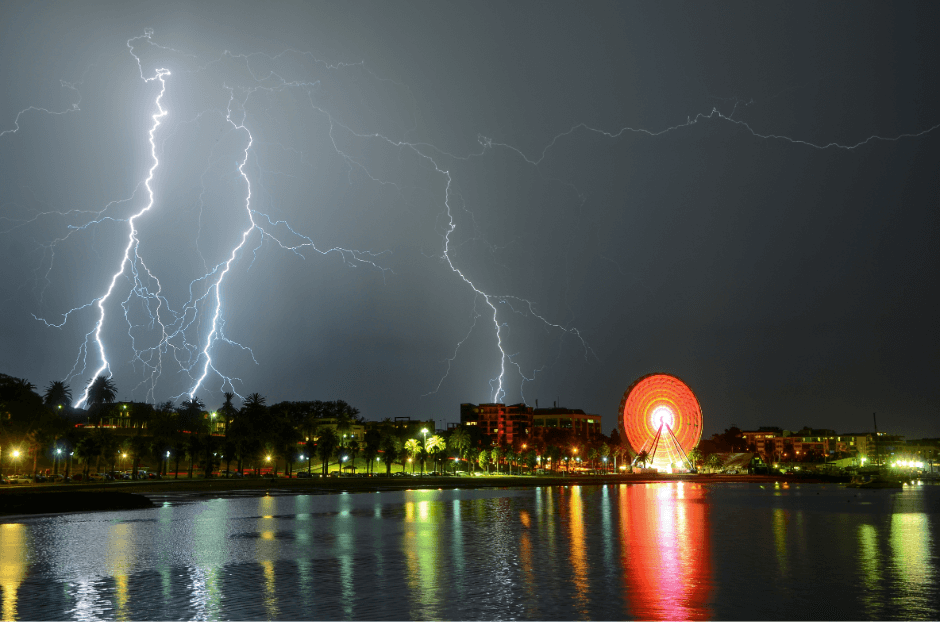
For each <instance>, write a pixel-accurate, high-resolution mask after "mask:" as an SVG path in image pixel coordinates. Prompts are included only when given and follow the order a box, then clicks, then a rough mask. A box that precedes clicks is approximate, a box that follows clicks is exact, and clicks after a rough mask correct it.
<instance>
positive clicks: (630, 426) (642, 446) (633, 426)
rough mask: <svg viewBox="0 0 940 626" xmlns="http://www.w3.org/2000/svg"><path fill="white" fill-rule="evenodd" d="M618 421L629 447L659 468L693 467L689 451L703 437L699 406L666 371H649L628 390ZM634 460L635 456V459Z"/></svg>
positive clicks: (683, 386) (680, 383)
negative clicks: (654, 372)
mask: <svg viewBox="0 0 940 626" xmlns="http://www.w3.org/2000/svg"><path fill="white" fill-rule="evenodd" d="M620 421H621V423H622V424H623V432H624V433H625V434H626V436H627V441H629V442H630V447H632V448H633V449H634V450H636V451H637V452H638V456H637V458H641V457H640V454H642V453H643V452H645V453H646V455H645V456H646V462H647V463H649V464H651V465H653V467H656V468H658V469H662V470H665V471H671V470H672V469H674V468H685V469H688V470H694V466H693V465H692V463H691V462H690V461H689V456H688V455H689V451H691V450H692V449H693V448H694V447H695V446H697V445H698V442H699V440H700V439H701V438H702V407H701V406H699V403H698V400H697V399H696V397H695V394H694V393H692V390H691V389H689V386H688V385H686V384H685V383H684V382H682V381H681V380H679V379H678V378H676V377H675V376H670V375H669V374H649V375H647V376H644V377H643V378H640V379H639V380H637V381H636V382H634V383H633V384H632V385H630V388H629V389H627V391H626V393H624V394H623V399H622V400H621V401H620ZM634 462H636V459H634Z"/></svg>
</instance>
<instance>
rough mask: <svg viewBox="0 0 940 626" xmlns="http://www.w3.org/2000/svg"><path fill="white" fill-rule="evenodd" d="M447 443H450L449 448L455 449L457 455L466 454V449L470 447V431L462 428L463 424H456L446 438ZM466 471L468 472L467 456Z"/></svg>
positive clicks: (468, 461) (468, 462)
mask: <svg viewBox="0 0 940 626" xmlns="http://www.w3.org/2000/svg"><path fill="white" fill-rule="evenodd" d="M448 443H450V447H451V448H453V449H455V450H456V451H457V454H458V455H460V456H466V455H467V450H468V449H469V448H470V433H468V432H467V431H466V430H464V427H463V426H458V427H457V428H455V429H454V432H453V433H451V435H450V437H449V438H448ZM467 472H470V459H469V458H467Z"/></svg>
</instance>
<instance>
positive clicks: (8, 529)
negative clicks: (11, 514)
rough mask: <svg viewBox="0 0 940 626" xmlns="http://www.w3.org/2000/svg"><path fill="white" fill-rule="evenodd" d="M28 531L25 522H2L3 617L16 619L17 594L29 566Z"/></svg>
mask: <svg viewBox="0 0 940 626" xmlns="http://www.w3.org/2000/svg"><path fill="white" fill-rule="evenodd" d="M26 541H27V531H26V526H25V525H24V524H0V555H2V558H0V592H2V593H3V610H2V616H0V617H2V618H3V621H5V622H12V621H13V620H15V619H16V617H17V615H16V596H17V591H18V589H19V588H20V584H22V582H23V580H24V579H25V578H26V569H27V567H28V566H29V557H28V554H27V553H28V548H27V545H26Z"/></svg>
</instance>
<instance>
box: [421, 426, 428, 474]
mask: <svg viewBox="0 0 940 626" xmlns="http://www.w3.org/2000/svg"><path fill="white" fill-rule="evenodd" d="M421 434H422V435H424V451H425V454H426V453H427V451H428V429H427V428H422V429H421ZM421 475H422V476H424V458H423V457H422V459H421Z"/></svg>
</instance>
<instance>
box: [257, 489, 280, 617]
mask: <svg viewBox="0 0 940 626" xmlns="http://www.w3.org/2000/svg"><path fill="white" fill-rule="evenodd" d="M275 506H276V504H275V499H274V498H273V497H272V496H265V497H264V498H260V499H259V500H258V513H259V514H260V517H259V519H258V531H257V532H258V536H259V537H260V540H259V541H257V542H256V543H255V559H256V560H257V561H258V562H259V563H260V564H261V570H262V576H263V581H264V583H263V585H262V600H261V603H262V604H263V605H264V612H265V617H266V619H267V620H268V621H271V620H275V619H277V616H278V613H279V610H278V597H277V585H276V580H275V578H274V560H275V558H277V556H278V547H279V546H278V544H277V543H276V542H275V541H274V538H275V531H276V530H277V525H278V521H277V520H275V519H274V512H275Z"/></svg>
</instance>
